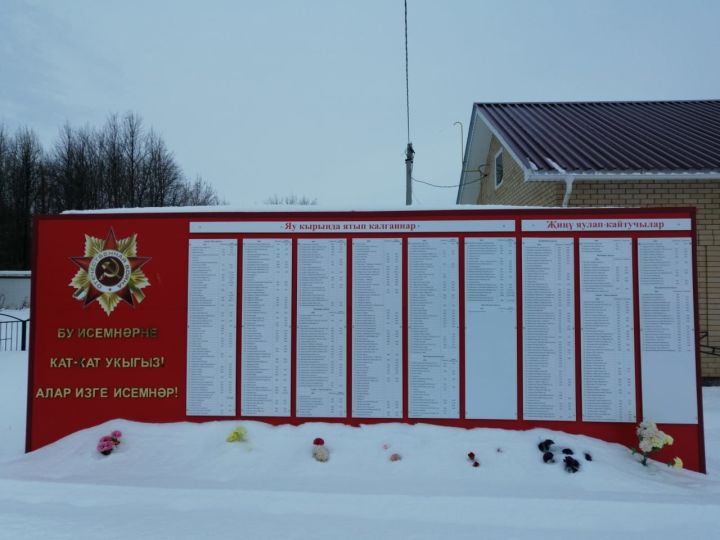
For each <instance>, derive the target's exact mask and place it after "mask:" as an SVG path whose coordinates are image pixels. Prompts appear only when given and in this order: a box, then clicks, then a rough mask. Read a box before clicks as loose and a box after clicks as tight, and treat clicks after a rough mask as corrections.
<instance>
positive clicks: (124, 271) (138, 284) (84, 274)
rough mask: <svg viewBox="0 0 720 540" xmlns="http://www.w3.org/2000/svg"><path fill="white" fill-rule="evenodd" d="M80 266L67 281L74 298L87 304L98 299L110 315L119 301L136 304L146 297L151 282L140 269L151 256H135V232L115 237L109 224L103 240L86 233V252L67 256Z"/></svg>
mask: <svg viewBox="0 0 720 540" xmlns="http://www.w3.org/2000/svg"><path fill="white" fill-rule="evenodd" d="M70 260H71V261H72V262H74V263H75V264H76V265H77V266H78V267H79V270H78V271H77V273H76V274H75V277H73V279H72V281H71V282H70V284H69V285H70V286H71V287H75V292H74V293H73V298H75V299H76V300H80V301H82V302H83V303H84V306H85V307H87V306H88V305H89V304H91V303H92V302H94V301H95V300H97V301H98V303H99V304H100V307H102V309H103V311H104V312H105V313H107V315H108V316H109V315H110V313H112V312H113V310H114V309H115V308H116V307H117V305H118V304H119V303H120V301H121V300H122V301H124V302H126V303H128V304H130V305H131V306H133V307H135V305H136V304H139V303H140V302H142V301H143V300H144V299H145V294H144V293H143V292H142V289H143V288H145V287H148V286H149V285H150V282H149V281H148V279H147V277H146V276H145V274H144V273H143V271H142V270H141V268H142V266H143V265H144V264H145V263H147V262H148V261H149V260H150V257H138V256H137V235H136V234H133V235H132V236H128V237H127V238H121V239H120V240H116V239H115V232H114V231H113V230H112V228H110V230H109V231H108V234H107V237H106V238H105V240H102V239H100V238H95V237H94V236H90V235H87V234H86V235H85V256H84V257H70Z"/></svg>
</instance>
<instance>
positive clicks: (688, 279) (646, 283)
mask: <svg viewBox="0 0 720 540" xmlns="http://www.w3.org/2000/svg"><path fill="white" fill-rule="evenodd" d="M692 272H693V270H692V240H691V239H690V238H640V239H638V277H639V285H638V288H639V293H640V359H641V363H642V370H641V373H642V396H643V414H644V416H645V417H646V418H652V419H653V420H654V421H656V422H667V423H676V424H685V423H688V424H694V423H696V422H697V420H698V411H697V398H696V390H695V385H696V365H695V325H694V320H695V317H694V307H693V280H692Z"/></svg>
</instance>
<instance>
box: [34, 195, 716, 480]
mask: <svg viewBox="0 0 720 540" xmlns="http://www.w3.org/2000/svg"><path fill="white" fill-rule="evenodd" d="M34 226H35V229H34V230H35V259H34V267H33V291H32V310H31V314H32V338H31V352H30V376H29V384H28V429H27V449H28V451H30V450H34V449H36V448H39V447H41V446H44V445H46V444H49V443H51V442H53V441H56V440H58V439H59V438H61V437H63V436H65V435H68V434H70V433H72V432H74V431H77V430H79V429H83V428H87V427H90V426H93V425H96V424H98V423H101V422H104V421H107V420H110V419H113V418H126V419H130V420H136V421H142V422H178V421H187V420H190V421H205V420H218V419H238V418H244V419H253V420H259V421H264V422H271V423H301V422H307V421H324V422H344V423H348V424H361V423H373V422H404V423H415V422H429V423H436V424H444V425H451V426H458V427H464V428H472V427H497V428H506V429H529V428H533V427H545V428H548V429H555V430H561V431H565V432H569V433H580V434H585V435H589V436H593V437H598V438H600V439H604V440H607V441H611V442H619V443H622V444H625V445H627V446H635V445H636V443H637V440H636V438H635V428H636V426H637V424H638V423H639V422H640V421H642V420H643V419H645V420H652V421H655V422H657V423H658V425H659V427H660V428H661V429H663V430H664V431H666V432H667V433H669V434H670V435H672V436H673V437H674V439H675V444H674V445H673V446H672V448H671V449H670V451H669V452H670V453H671V454H672V457H674V456H680V457H681V458H682V459H683V461H684V462H685V464H686V467H688V468H690V469H693V470H696V471H703V472H704V469H705V458H704V448H703V432H702V404H701V392H700V384H699V356H698V351H697V347H696V344H697V324H696V321H697V307H696V306H697V303H696V296H697V292H696V280H695V224H694V211H693V210H691V209H627V210H601V209H532V210H531V209H507V210H465V209H459V210H444V211H383V212H289V213H269V212H265V213H200V212H198V213H150V212H148V213H145V212H138V213H135V214H130V213H80V214H65V215H61V216H47V217H38V218H37V219H36V221H35V225H34ZM670 453H669V454H668V457H671V456H670ZM663 457H664V456H663V455H661V456H660V458H663Z"/></svg>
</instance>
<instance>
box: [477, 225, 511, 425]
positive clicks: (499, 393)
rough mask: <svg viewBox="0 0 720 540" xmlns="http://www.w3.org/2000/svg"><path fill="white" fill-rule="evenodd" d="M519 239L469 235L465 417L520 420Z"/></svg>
mask: <svg viewBox="0 0 720 540" xmlns="http://www.w3.org/2000/svg"><path fill="white" fill-rule="evenodd" d="M515 251H516V249H515V239H514V238H466V239H465V416H466V418H484V419H498V420H501V419H510V420H514V419H517V299H516V289H517V287H516V283H515V280H516V274H515Z"/></svg>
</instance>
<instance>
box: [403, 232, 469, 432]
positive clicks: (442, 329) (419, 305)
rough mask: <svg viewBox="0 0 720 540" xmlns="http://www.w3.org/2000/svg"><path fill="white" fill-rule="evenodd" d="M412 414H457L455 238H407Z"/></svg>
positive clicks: (416, 416) (456, 259) (456, 272)
mask: <svg viewBox="0 0 720 540" xmlns="http://www.w3.org/2000/svg"><path fill="white" fill-rule="evenodd" d="M408 274H409V276H408V296H409V298H408V304H409V305H408V341H409V344H408V352H409V366H408V369H409V381H408V387H409V388H408V391H409V396H408V401H409V408H410V410H409V416H410V417H411V418H459V416H460V408H459V393H458V392H459V378H460V377H459V370H460V365H459V362H460V360H459V347H458V341H459V340H458V333H459V332H458V330H459V329H458V322H459V321H458V311H459V298H458V239H457V238H410V239H409V240H408Z"/></svg>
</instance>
